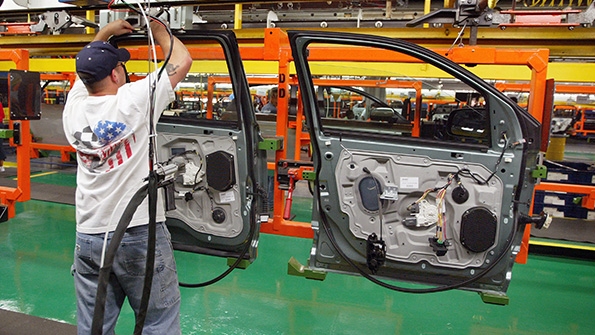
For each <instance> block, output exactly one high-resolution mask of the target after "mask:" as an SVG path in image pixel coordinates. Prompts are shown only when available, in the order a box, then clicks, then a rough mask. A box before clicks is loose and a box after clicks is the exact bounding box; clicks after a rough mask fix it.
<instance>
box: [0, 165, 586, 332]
mask: <svg viewBox="0 0 595 335" xmlns="http://www.w3.org/2000/svg"><path fill="white" fill-rule="evenodd" d="M11 170H12V172H13V174H14V171H15V170H14V169H11V168H7V172H5V173H4V174H3V175H2V176H0V179H6V177H7V176H9V175H10V174H11ZM32 171H33V172H32V177H33V178H32V182H34V183H35V184H34V185H33V191H34V192H33V193H35V191H36V189H39V188H40V187H41V186H40V185H46V186H47V185H49V189H50V190H52V189H54V190H55V192H59V188H60V187H63V185H72V183H73V181H74V175H73V173H69V172H55V171H56V170H53V171H52V172H44V171H43V170H42V169H39V168H35V167H34V168H32ZM37 192H39V191H37ZM49 192H50V193H51V192H54V191H49ZM310 208H311V204H310V200H308V199H300V198H295V199H294V209H295V211H294V213H295V214H297V217H296V220H299V221H306V220H307V217H308V214H309V212H310ZM74 236H75V222H74V207H73V206H72V205H70V204H62V203H57V202H52V201H40V200H30V201H27V202H24V203H18V204H17V215H16V217H14V218H13V219H11V220H9V221H8V222H3V223H0V309H3V310H10V311H13V312H19V313H23V314H27V315H31V316H37V317H41V318H43V319H49V320H55V321H60V322H65V323H69V324H75V322H76V319H75V317H76V316H75V314H76V313H75V295H74V289H73V281H72V276H71V275H70V267H71V264H72V251H73V246H74ZM310 245H311V242H310V240H307V239H300V238H293V237H285V236H276V235H268V234H262V235H261V239H260V243H259V251H258V258H257V259H256V261H255V262H254V263H253V264H252V265H250V266H249V267H248V268H247V269H245V270H235V271H233V272H232V273H231V274H230V275H229V276H228V277H227V278H225V279H223V280H222V281H220V282H219V283H216V284H214V285H212V286H208V287H205V288H200V289H188V288H182V289H181V291H182V308H181V315H182V317H181V323H182V332H183V334H217V335H219V334H247V335H254V334H358V335H359V334H375V335H376V334H379V335H381V334H481V335H484V334H515V335H516V334H521V335H528V334H548V335H549V334H552V335H554V334H556V335H558V334H593V333H594V331H595V317H594V316H595V314H594V313H595V262H594V261H589V260H580V259H571V258H563V257H553V256H542V255H535V254H530V256H529V260H528V263H527V264H517V265H515V267H514V269H513V277H512V283H511V285H510V288H509V290H508V295H509V297H510V304H509V305H508V306H495V305H488V304H484V303H483V302H482V301H481V299H480V297H479V296H478V294H477V293H473V292H467V291H458V290H456V291H449V292H444V293H435V294H425V295H416V294H405V293H398V292H393V291H389V290H387V289H384V288H381V287H379V286H377V285H375V284H372V283H370V282H368V281H366V280H365V279H364V278H361V277H356V276H349V275H339V274H329V275H328V276H327V278H326V280H324V281H313V280H307V279H304V278H299V277H293V276H289V275H287V263H288V260H289V259H290V257H292V256H294V257H296V258H297V259H298V260H300V261H301V262H302V263H305V262H306V259H307V258H308V255H309V252H310ZM176 261H177V266H178V272H179V278H180V280H181V281H183V282H201V281H205V280H208V279H211V278H213V277H215V276H217V275H218V274H220V273H221V272H223V271H224V270H225V268H226V262H225V260H223V259H220V258H215V257H208V256H201V255H195V254H189V253H183V252H176ZM1 320H2V319H1V318H0V334H12V333H8V332H3V326H2V321H1ZM133 328H134V315H133V313H132V311H131V310H130V308H128V307H127V308H126V309H124V310H123V312H122V315H121V316H120V319H119V323H118V326H117V329H116V330H117V333H118V334H131V333H132V330H133ZM44 329H45V328H42V329H39V330H38V331H39V332H38V334H49V332H47V331H45V330H44ZM29 334H35V333H34V332H29Z"/></svg>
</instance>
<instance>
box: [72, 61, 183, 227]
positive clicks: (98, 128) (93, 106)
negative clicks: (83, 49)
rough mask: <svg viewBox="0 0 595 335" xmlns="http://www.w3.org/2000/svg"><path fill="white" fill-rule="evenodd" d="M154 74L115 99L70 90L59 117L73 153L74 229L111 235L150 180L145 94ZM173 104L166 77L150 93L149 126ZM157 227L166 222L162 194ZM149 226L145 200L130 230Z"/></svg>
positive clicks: (81, 87)
mask: <svg viewBox="0 0 595 335" xmlns="http://www.w3.org/2000/svg"><path fill="white" fill-rule="evenodd" d="M156 75H157V72H154V73H152V74H151V75H150V76H148V77H147V78H145V79H142V80H139V81H136V82H134V83H129V84H126V85H124V86H122V87H120V89H119V90H118V93H117V94H116V95H106V96H89V93H88V92H87V89H86V88H85V85H84V84H83V83H82V81H80V80H77V81H76V82H75V84H74V85H73V87H72V89H71V90H70V93H69V94H68V99H67V101H66V105H65V106H64V112H63V116H62V121H63V126H64V133H65V134H66V138H67V139H68V142H69V143H70V144H71V145H72V146H73V147H74V148H75V149H76V150H77V162H78V170H77V188H76V202H75V203H76V222H77V225H76V229H77V231H78V232H81V233H85V234H97V233H105V232H107V231H113V230H114V229H115V228H116V226H117V224H118V221H119V220H120V217H121V216H122V213H123V212H124V209H125V208H126V206H127V205H128V203H129V202H130V199H131V198H132V196H133V195H134V194H135V193H136V191H138V190H139V189H140V188H141V187H142V186H143V185H144V184H146V183H147V181H146V178H147V177H148V176H149V107H150V101H149V89H150V86H149V85H150V83H152V82H153V78H155V76H156ZM174 99H175V95H174V92H173V89H172V88H171V83H170V81H169V78H168V76H167V74H165V73H164V74H162V75H161V78H160V79H159V81H158V83H157V85H156V89H155V108H154V121H155V122H157V120H158V119H159V117H160V115H161V112H162V111H163V110H164V109H165V108H166V107H167V105H168V104H169V103H170V102H171V101H173V100H174ZM156 219H157V222H161V221H165V210H164V206H163V198H162V193H161V192H159V198H158V200H157V218H156ZM148 223H149V207H148V196H147V197H145V199H144V201H143V203H142V204H141V205H140V206H139V207H138V208H137V210H136V212H135V214H134V216H133V218H132V221H131V222H130V224H129V227H134V226H139V225H144V224H148Z"/></svg>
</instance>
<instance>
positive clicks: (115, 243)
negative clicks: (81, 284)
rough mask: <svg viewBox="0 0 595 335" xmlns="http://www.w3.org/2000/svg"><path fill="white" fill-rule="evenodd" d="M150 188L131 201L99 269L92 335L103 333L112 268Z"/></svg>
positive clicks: (136, 195) (138, 192)
mask: <svg viewBox="0 0 595 335" xmlns="http://www.w3.org/2000/svg"><path fill="white" fill-rule="evenodd" d="M148 188H149V186H148V185H147V184H146V185H143V186H142V187H141V188H140V189H139V190H138V191H136V193H135V194H134V195H133V196H132V199H130V202H129V203H128V205H127V206H126V208H125V209H124V212H123V213H122V216H121V217H120V221H118V225H117V226H116V229H115V230H114V234H113V235H112V239H111V242H110V244H109V247H108V249H107V252H106V254H105V259H104V264H103V266H102V267H101V268H100V269H99V279H98V282H97V296H96V297H95V308H94V311H93V323H92V325H91V334H93V335H101V334H102V333H103V318H104V314H105V300H106V296H107V286H108V283H109V277H110V274H111V272H112V266H113V263H114V259H115V257H116V252H117V251H118V248H119V247H120V242H122V238H123V237H124V233H125V232H126V228H128V224H129V223H130V221H131V220H132V216H133V215H134V213H135V212H136V209H137V208H138V206H140V204H141V203H142V202H143V200H144V199H145V197H146V196H147V191H148Z"/></svg>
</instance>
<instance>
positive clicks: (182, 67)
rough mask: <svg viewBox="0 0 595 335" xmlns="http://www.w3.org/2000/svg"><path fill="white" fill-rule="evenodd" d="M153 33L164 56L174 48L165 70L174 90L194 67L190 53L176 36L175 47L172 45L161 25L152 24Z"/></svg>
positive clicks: (174, 39) (174, 38)
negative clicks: (191, 67)
mask: <svg viewBox="0 0 595 335" xmlns="http://www.w3.org/2000/svg"><path fill="white" fill-rule="evenodd" d="M151 31H152V32H153V36H154V38H155V41H156V42H157V44H159V46H160V47H161V50H163V54H164V55H167V54H168V53H169V50H170V48H172V52H171V57H170V59H169V62H168V63H167V66H166V68H165V70H166V71H167V75H168V76H169V81H170V83H171V87H172V88H174V87H176V85H177V84H178V83H179V82H180V81H182V80H183V79H184V78H185V77H186V74H187V73H188V71H190V66H192V57H191V56H190V52H188V49H187V48H186V46H185V45H184V44H183V43H182V42H181V41H180V40H179V39H178V38H177V37H175V36H174V37H173V45H171V43H170V42H171V40H170V36H169V33H168V32H167V30H166V28H165V27H164V26H163V25H162V24H161V23H158V22H155V21H153V22H151Z"/></svg>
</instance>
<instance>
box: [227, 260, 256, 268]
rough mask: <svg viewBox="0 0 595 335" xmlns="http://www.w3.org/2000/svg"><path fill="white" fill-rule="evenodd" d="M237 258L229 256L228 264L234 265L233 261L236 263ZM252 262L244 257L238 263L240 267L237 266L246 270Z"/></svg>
mask: <svg viewBox="0 0 595 335" xmlns="http://www.w3.org/2000/svg"><path fill="white" fill-rule="evenodd" d="M236 260H237V258H231V257H229V258H227V266H232V265H233V263H235V262H236ZM250 264H251V263H250V261H249V260H247V259H242V260H241V261H240V263H239V264H238V267H237V268H238V269H242V270H246V268H248V266H249V265H250Z"/></svg>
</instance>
